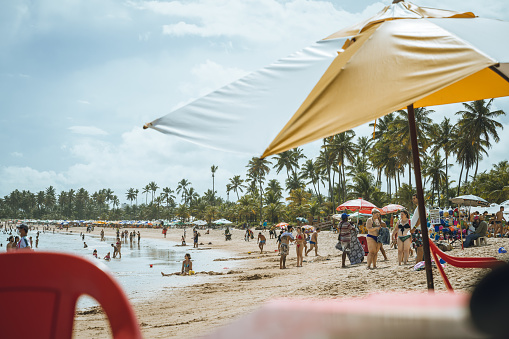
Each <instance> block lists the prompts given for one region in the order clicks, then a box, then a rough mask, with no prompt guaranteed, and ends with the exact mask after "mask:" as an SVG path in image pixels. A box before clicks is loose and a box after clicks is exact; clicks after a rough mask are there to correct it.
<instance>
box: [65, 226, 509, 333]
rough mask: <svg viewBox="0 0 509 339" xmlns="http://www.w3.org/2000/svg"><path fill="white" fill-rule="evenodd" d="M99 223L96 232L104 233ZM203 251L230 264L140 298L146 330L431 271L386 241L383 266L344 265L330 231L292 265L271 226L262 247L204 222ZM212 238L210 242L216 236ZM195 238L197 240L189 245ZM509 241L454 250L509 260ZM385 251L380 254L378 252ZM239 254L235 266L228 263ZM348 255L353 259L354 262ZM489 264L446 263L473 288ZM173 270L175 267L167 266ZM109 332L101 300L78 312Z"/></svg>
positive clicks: (172, 329) (413, 281) (145, 233)
mask: <svg viewBox="0 0 509 339" xmlns="http://www.w3.org/2000/svg"><path fill="white" fill-rule="evenodd" d="M137 230H140V232H141V241H143V239H144V238H157V239H163V235H162V234H161V229H137ZM84 231H85V229H82V228H73V232H84ZM99 232H100V228H97V227H96V228H95V230H94V232H93V233H92V234H99ZM200 233H201V235H202V236H201V237H200V241H199V242H200V243H202V244H203V245H200V248H201V249H199V251H206V250H207V249H220V250H224V251H226V252H227V253H229V256H228V257H225V258H219V259H217V260H221V261H224V266H225V267H224V272H216V273H217V274H213V275H209V274H204V273H199V274H200V275H203V276H204V280H202V282H200V283H198V284H195V285H191V281H192V278H190V277H181V279H189V280H190V285H189V286H186V287H180V288H173V287H171V286H168V288H167V289H163V290H162V291H161V293H160V294H159V295H158V296H157V297H154V298H153V299H151V300H150V301H149V302H138V303H133V307H134V309H135V312H136V315H137V317H138V320H139V323H140V327H141V329H142V332H143V335H144V337H145V338H168V337H198V336H202V335H205V334H208V333H211V332H212V331H213V330H214V329H217V328H219V327H221V326H225V325H227V324H229V323H231V322H232V321H234V320H236V319H238V318H240V317H242V316H244V315H246V314H248V313H250V312H251V311H253V310H255V309H257V308H258V307H260V306H261V305H262V304H263V303H264V302H266V301H268V300H271V299H273V298H281V297H283V298H309V299H322V298H325V299H330V298H345V297H363V296H365V295H366V294H369V293H376V292H380V291H422V292H425V291H426V276H425V272H424V271H417V272H416V271H413V270H412V269H411V267H413V260H412V265H408V266H403V265H402V266H398V264H397V250H395V249H389V246H384V247H385V249H386V252H387V255H388V260H387V261H379V263H378V269H376V270H366V264H365V262H364V263H362V264H360V265H356V266H352V267H350V266H349V267H347V268H344V269H342V268H340V266H341V258H340V254H341V252H339V251H338V250H336V249H335V247H334V246H335V244H336V242H337V234H334V233H332V232H329V231H323V232H321V233H320V234H319V251H318V252H319V254H320V256H318V257H316V256H315V254H314V251H313V252H310V253H309V256H308V257H305V258H304V265H303V267H299V268H297V267H296V254H295V246H291V247H290V255H289V257H288V259H287V267H288V269H286V270H281V269H279V256H278V253H277V252H276V251H275V250H276V249H277V245H276V241H275V239H269V234H268V232H265V233H264V234H265V236H266V237H267V244H266V245H265V250H266V251H264V253H263V254H260V252H259V248H258V245H257V243H256V236H257V235H258V231H255V239H254V240H251V241H249V242H246V241H245V240H244V234H245V232H244V231H242V230H235V229H234V230H232V241H225V239H224V231H223V230H210V234H205V230H200ZM105 234H106V235H110V236H112V235H114V229H109V228H107V229H105ZM182 234H183V230H182V229H169V230H168V234H167V238H166V240H168V241H174V242H180V238H181V236H182ZM190 234H192V230H191V229H190V228H188V229H187V239H186V240H187V242H188V246H187V248H189V252H190V253H193V251H196V249H194V250H193V248H192V239H191V237H190ZM209 243H210V244H209ZM189 244H190V245H189ZM501 246H505V247H508V246H509V239H494V238H489V239H488V244H487V245H485V246H481V247H473V248H468V249H465V250H461V248H455V249H454V250H452V251H450V252H447V253H448V254H450V255H454V256H479V257H482V256H491V257H496V258H498V259H501V260H505V261H507V260H509V254H507V253H506V254H499V253H498V248H499V247H501ZM380 258H382V259H383V257H382V256H381V254H379V259H380ZM233 262H235V266H236V268H235V269H228V266H229V264H230V265H231V263H233ZM348 264H349V261H348V259H347V265H348ZM193 268H194V270H195V271H196V272H200V271H202V270H201V269H200V263H199V262H196V261H195V262H193ZM488 271H489V270H487V269H460V268H455V267H452V266H450V265H445V272H446V274H447V276H448V277H449V279H450V281H451V284H452V286H453V288H454V289H455V290H458V291H471V290H472V289H473V288H474V286H475V284H476V282H477V281H478V280H479V279H480V278H482V277H483V276H484V275H485V274H486V273H488ZM433 272H434V283H435V289H436V290H437V291H438V292H440V291H445V286H444V284H443V282H442V279H441V277H440V275H439V273H438V270H436V269H434V271H433ZM165 273H171V272H165ZM154 279H167V278H165V277H162V276H161V274H160V272H156V271H155V272H154ZM107 335H110V332H109V326H108V323H107V321H106V319H105V315H104V314H103V313H102V311H101V310H100V308H93V309H90V310H87V311H78V312H77V314H76V318H75V327H74V337H75V338H103V337H106V336H107Z"/></svg>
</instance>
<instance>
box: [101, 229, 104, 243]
mask: <svg viewBox="0 0 509 339" xmlns="http://www.w3.org/2000/svg"><path fill="white" fill-rule="evenodd" d="M101 241H104V228H103V229H102V230H101Z"/></svg>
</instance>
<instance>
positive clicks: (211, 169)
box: [210, 165, 217, 205]
mask: <svg viewBox="0 0 509 339" xmlns="http://www.w3.org/2000/svg"><path fill="white" fill-rule="evenodd" d="M210 171H211V172H212V197H213V198H215V196H216V191H215V188H214V174H215V173H216V171H217V166H214V165H212V166H211V167H210ZM212 205H215V199H213V200H212Z"/></svg>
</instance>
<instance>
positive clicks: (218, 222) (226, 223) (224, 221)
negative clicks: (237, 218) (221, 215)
mask: <svg viewBox="0 0 509 339" xmlns="http://www.w3.org/2000/svg"><path fill="white" fill-rule="evenodd" d="M212 223H213V224H218V225H229V224H232V222H231V221H229V220H226V219H218V220H216V221H213V222H212Z"/></svg>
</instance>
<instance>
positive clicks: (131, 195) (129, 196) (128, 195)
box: [126, 188, 136, 206]
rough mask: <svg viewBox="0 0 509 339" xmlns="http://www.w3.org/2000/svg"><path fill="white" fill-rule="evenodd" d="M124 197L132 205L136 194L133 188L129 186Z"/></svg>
mask: <svg viewBox="0 0 509 339" xmlns="http://www.w3.org/2000/svg"><path fill="white" fill-rule="evenodd" d="M126 198H127V200H128V201H130V202H131V206H132V205H133V201H134V199H136V194H135V193H134V188H129V189H128V190H127V193H126Z"/></svg>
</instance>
